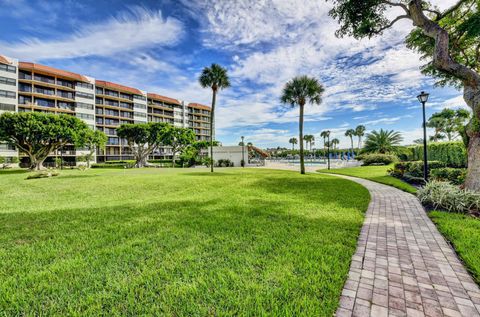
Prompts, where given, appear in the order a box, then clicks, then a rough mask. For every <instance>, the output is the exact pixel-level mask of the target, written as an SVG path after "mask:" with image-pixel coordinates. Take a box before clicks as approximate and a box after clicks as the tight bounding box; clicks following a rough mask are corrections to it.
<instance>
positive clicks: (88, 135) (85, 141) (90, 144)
mask: <svg viewBox="0 0 480 317" xmlns="http://www.w3.org/2000/svg"><path fill="white" fill-rule="evenodd" d="M107 140H108V137H107V135H106V134H105V133H103V132H102V131H99V130H92V129H88V130H84V131H82V132H81V133H79V137H78V139H77V142H76V146H78V147H81V148H85V149H87V150H88V154H86V155H85V158H86V162H87V167H90V161H93V156H94V155H95V151H96V150H97V149H102V148H104V147H105V145H106V144H107Z"/></svg>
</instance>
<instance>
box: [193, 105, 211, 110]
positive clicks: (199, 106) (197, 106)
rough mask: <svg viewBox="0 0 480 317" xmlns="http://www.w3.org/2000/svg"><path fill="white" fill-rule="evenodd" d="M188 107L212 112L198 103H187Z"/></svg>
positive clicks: (208, 107)
mask: <svg viewBox="0 0 480 317" xmlns="http://www.w3.org/2000/svg"><path fill="white" fill-rule="evenodd" d="M188 106H189V107H190V108H196V109H203V110H212V108H211V107H210V106H205V105H202V104H199V103H189V104H188Z"/></svg>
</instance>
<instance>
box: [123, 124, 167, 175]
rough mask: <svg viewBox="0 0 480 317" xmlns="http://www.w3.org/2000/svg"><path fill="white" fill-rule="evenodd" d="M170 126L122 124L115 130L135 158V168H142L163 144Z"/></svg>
mask: <svg viewBox="0 0 480 317" xmlns="http://www.w3.org/2000/svg"><path fill="white" fill-rule="evenodd" d="M170 128H171V126H170V125H169V124H167V123H163V122H148V123H136V124H131V123H129V124H122V125H120V126H119V127H118V128H117V135H118V137H120V138H122V139H125V140H127V144H128V147H129V148H130V150H131V151H132V153H133V156H134V157H135V167H144V166H146V164H147V158H148V156H149V155H150V154H151V153H152V152H153V151H155V150H157V149H158V148H159V147H160V146H161V145H163V143H164V142H165V138H166V136H167V133H168V130H169V129H170Z"/></svg>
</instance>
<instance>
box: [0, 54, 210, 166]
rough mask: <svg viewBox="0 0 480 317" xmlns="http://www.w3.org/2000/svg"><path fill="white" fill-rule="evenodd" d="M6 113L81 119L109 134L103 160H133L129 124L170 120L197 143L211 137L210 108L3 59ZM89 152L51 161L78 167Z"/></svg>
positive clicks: (0, 75) (1, 97) (165, 154)
mask: <svg viewBox="0 0 480 317" xmlns="http://www.w3.org/2000/svg"><path fill="white" fill-rule="evenodd" d="M5 111H13V112H26V111H35V112H46V113H55V114H60V113H62V114H69V115H73V116H76V117H78V118H79V119H81V120H83V121H85V123H86V124H87V125H88V126H89V127H90V128H92V129H96V130H100V131H103V132H104V133H105V134H106V135H107V136H108V142H107V146H106V148H105V149H104V150H103V149H102V150H98V151H97V155H96V161H98V162H104V161H109V160H110V161H111V160H119V159H131V158H132V155H131V152H130V150H129V149H128V147H127V144H126V141H125V140H123V139H121V138H119V137H118V136H117V132H116V129H117V127H118V126H119V125H121V124H124V123H146V122H166V123H169V124H172V125H174V126H177V127H183V128H190V129H192V130H193V131H194V132H195V134H196V138H197V140H210V137H211V133H210V118H211V116H210V114H211V109H210V107H208V106H205V105H201V104H198V103H188V102H186V101H182V100H179V99H175V98H171V97H166V96H162V95H159V94H156V93H150V92H146V91H143V90H140V89H137V88H133V87H128V86H124V85H120V84H117V83H112V82H108V81H104V80H97V79H94V78H92V77H89V76H85V75H80V74H76V73H72V72H68V71H64V70H59V69H55V68H52V67H49V66H45V65H40V64H35V63H29V62H19V61H18V60H16V59H13V58H9V57H6V56H1V55H0V114H1V113H3V112H5ZM84 154H85V152H84V151H82V150H81V149H80V150H79V149H75V148H74V147H73V145H70V146H65V147H64V148H63V149H61V150H59V151H58V153H52V157H54V156H61V157H62V158H63V160H64V162H65V163H66V164H71V165H74V164H76V161H77V157H78V156H81V155H84ZM17 155H18V153H17V151H16V150H15V149H14V148H12V147H10V146H8V145H6V144H0V156H5V157H7V158H9V157H14V156H17ZM171 156H172V153H171V151H170V149H169V148H168V147H165V148H161V149H159V150H158V151H157V152H156V153H154V154H153V155H152V157H154V158H162V159H163V158H171Z"/></svg>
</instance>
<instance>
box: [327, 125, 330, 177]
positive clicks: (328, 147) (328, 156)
mask: <svg viewBox="0 0 480 317" xmlns="http://www.w3.org/2000/svg"><path fill="white" fill-rule="evenodd" d="M327 161H328V169H330V133H329V134H328V135H327Z"/></svg>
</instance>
